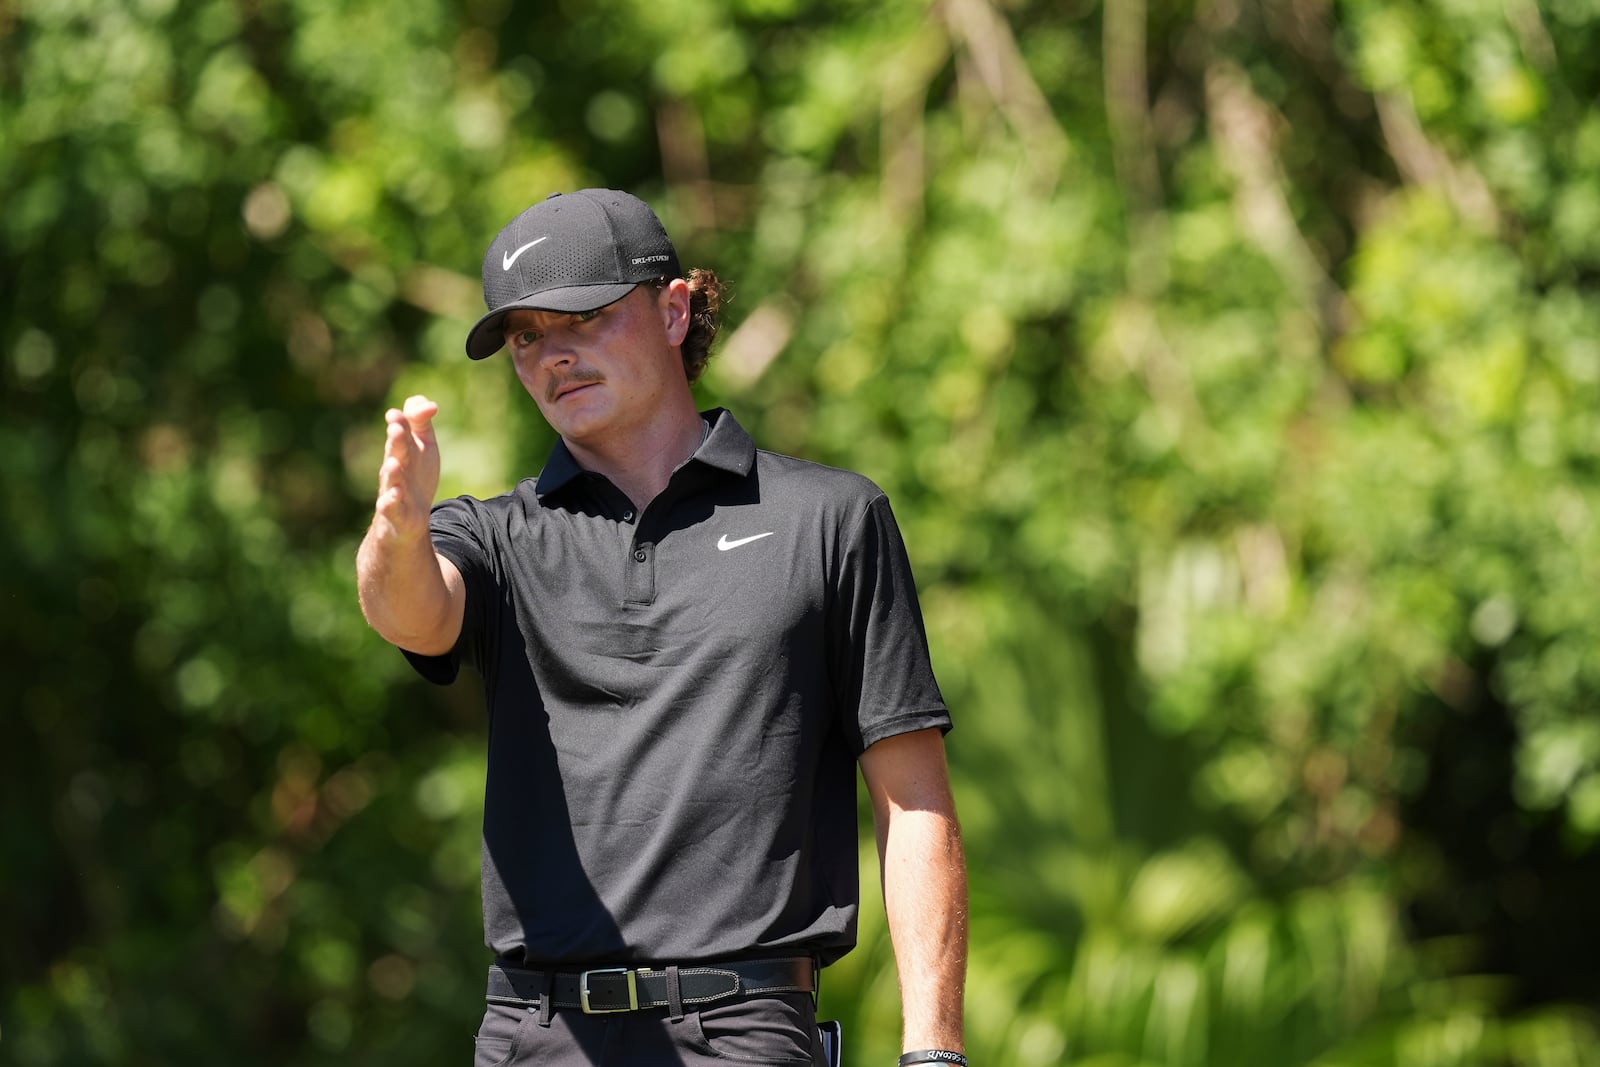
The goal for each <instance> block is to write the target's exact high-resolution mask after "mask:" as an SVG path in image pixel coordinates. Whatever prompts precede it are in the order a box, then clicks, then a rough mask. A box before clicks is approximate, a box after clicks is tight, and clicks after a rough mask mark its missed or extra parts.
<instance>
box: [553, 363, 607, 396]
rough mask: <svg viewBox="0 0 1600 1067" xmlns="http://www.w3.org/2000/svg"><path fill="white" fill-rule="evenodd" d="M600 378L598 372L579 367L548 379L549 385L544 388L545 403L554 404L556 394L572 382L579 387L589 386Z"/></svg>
mask: <svg viewBox="0 0 1600 1067" xmlns="http://www.w3.org/2000/svg"><path fill="white" fill-rule="evenodd" d="M601 377H602V376H601V374H600V372H599V371H597V370H590V369H588V368H586V367H579V368H577V369H575V370H570V371H568V372H567V373H565V374H563V375H561V376H560V377H559V378H554V377H553V378H551V379H550V384H549V385H547V386H545V388H544V398H545V400H546V402H549V403H554V402H555V399H556V394H557V393H559V392H560V391H561V390H562V389H564V388H566V387H567V386H569V385H571V384H573V383H574V382H576V383H577V384H579V385H589V384H591V383H593V382H598V381H600V380H601Z"/></svg>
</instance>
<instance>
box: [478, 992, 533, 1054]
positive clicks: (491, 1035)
mask: <svg viewBox="0 0 1600 1067" xmlns="http://www.w3.org/2000/svg"><path fill="white" fill-rule="evenodd" d="M533 1022H534V1014H533V1012H531V1011H528V1010H527V1009H525V1008H513V1007H511V1006H510V1005H509V1004H490V1005H489V1009H488V1010H487V1011H486V1012H484V1013H483V1022H482V1023H480V1024H479V1026H478V1033H477V1035H476V1036H474V1037H473V1039H472V1047H473V1053H472V1067H509V1065H510V1064H511V1063H512V1062H513V1061H514V1060H515V1059H516V1058H517V1051H518V1049H520V1048H521V1047H522V1045H523V1043H524V1039H525V1037H526V1034H527V1030H528V1027H529V1026H532V1025H533Z"/></svg>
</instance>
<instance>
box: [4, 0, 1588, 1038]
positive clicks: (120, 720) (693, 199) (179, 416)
mask: <svg viewBox="0 0 1600 1067" xmlns="http://www.w3.org/2000/svg"><path fill="white" fill-rule="evenodd" d="M1596 56H1600V4H1597V3H1595V2H1594V0H1552V2H1549V3H1545V4H1539V3H1536V2H1535V0H1501V2H1493V3H1490V2H1475V0H1386V2H1383V3H1378V2H1375V0H1343V2H1338V3H1334V2H1330V0H1281V2H1279V0H1272V2H1261V3H1246V2H1243V0H1204V2H1201V3H1198V4H1176V3H1169V4H1161V3H1150V2H1148V0H1118V2H1117V3H1116V4H1107V5H1097V4H1093V3H1088V2H1081V0H1065V2H1055V3H1044V2H1036V0H938V2H935V3H932V4H928V3H910V2H906V0H885V2H878V3H871V4H868V3H863V2H859V0H806V2H802V0H713V2H707V0H699V2H695V3H691V2H689V0H651V2H649V3H646V2H643V0H590V2H588V3H583V4H579V3H572V2H563V3H557V4H547V5H520V6H519V5H513V4H511V3H510V0H466V2H464V3H460V4H450V3H443V2H441V0H416V2H414V3H409V4H404V5H400V4H389V3H378V2H375V0H336V2H321V0H319V2H309V0H255V2H250V3H246V2H243V0H121V2H111V0H13V2H12V3H11V4H9V5H0V203H3V204H4V206H5V210H4V211H0V250H3V255H0V358H3V367H0V378H3V381H4V389H5V396H6V418H5V419H4V420H3V421H0V455H4V457H5V462H4V463H3V464H0V494H3V499H4V504H5V514H6V517H7V520H8V521H7V523H6V527H5V532H4V541H3V548H4V552H5V556H6V558H7V559H8V561H9V565H8V566H7V567H6V568H5V578H4V586H3V588H4V599H5V605H6V607H7V609H8V610H7V611H6V612H5V615H4V621H3V623H0V626H3V628H4V629H3V631H0V633H3V636H4V648H5V655H6V657H7V664H8V673H9V674H10V675H11V676H12V677H13V679H14V683H13V685H12V687H11V691H12V694H13V696H12V699H11V700H9V701H7V708H8V709H9V715H8V719H7V721H8V724H9V728H8V729H7V731H6V736H7V743H6V744H5V745H3V746H0V798H3V803H0V832H3V837H0V839H3V840H4V842H5V860H4V868H3V876H0V914H3V915H4V917H5V922H6V928H5V936H4V937H3V938H0V1059H3V1060H4V1061H5V1062H8V1063H16V1064H19V1065H30V1067H31V1065H48V1064H83V1063H104V1064H143V1063H162V1064H171V1063H191V1062H194V1063H198V1062H208V1061H211V1060H214V1059H216V1058H218V1057H219V1056H223V1057H226V1058H228V1059H229V1060H231V1061H233V1062H238V1063H247V1064H255V1063H259V1064H273V1065H276V1064H283V1063H297V1064H318V1063H334V1062H338V1063H379V1062H382V1063H436V1062H449V1061H450V1060H451V1059H456V1060H458V1061H459V1060H464V1059H465V1057H466V1056H468V1055H470V1052H469V1050H470V1045H469V1043H468V1041H469V1037H470V1034H471V1032H472V1028H473V1026H474V1024H475V1022H476V1019H477V1017H478V1014H479V1011H480V1010H481V1009H480V1006H479V998H480V996H481V979H482V968H483V965H484V963H485V959H484V954H483V951H482V949H481V948H480V947H479V927H478V910H477V909H478V899H477V894H476V892H475V885H474V881H475V878H476V871H477V853H478V825H477V820H478V818H479V816H480V814H481V783H482V760H481V752H482V736H481V734H482V722H481V711H480V700H479V698H478V696H477V694H476V693H475V692H474V691H473V687H472V686H471V685H460V686H457V687H455V688H454V689H452V690H448V691H442V692H434V691H431V690H428V689H427V688H426V687H425V686H423V685H422V683H420V682H419V681H417V680H415V679H413V678H412V677H411V676H410V674H409V671H408V670H407V669H406V668H405V667H404V665H403V663H402V662H401V661H400V659H399V657H398V656H397V655H395V654H394V653H393V652H392V651H391V650H389V649H387V648H386V646H384V645H383V644H382V642H381V641H379V640H378V639H377V638H376V637H375V636H374V635H372V634H371V633H370V632H368V631H367V629H366V628H365V626H364V624H363V623H362V621H361V618H360V615H359V613H358V611H357V610H356V607H355V599H354V590H353V574H352V556H353V551H354V546H355V543H356V541H357V539H358V538H359V536H360V534H361V532H362V530H363V528H364V524H365V521H366V516H367V513H368V509H369V508H370V494H371V491H372V486H373V483H374V480H375V471H376V467H377V456H378V454H379V451H380V449H381V440H382V434H381V412H382V410H383V408H384V407H385V406H386V405H387V404H388V403H390V402H392V401H393V400H395V399H397V398H399V397H401V396H403V395H405V394H406V393H407V392H411V391H416V390H426V391H428V392H429V393H430V394H431V395H433V396H435V397H436V398H438V399H439V400H440V401H441V404H442V412H441V415H440V419H439V423H440V436H441V439H442V442H443V454H444V457H445V474H444V477H445V486H444V491H445V492H447V493H455V492H463V491H471V492H475V493H479V494H490V493H494V492H498V491H500V490H502V489H504V488H505V487H506V486H508V485H509V484H510V483H511V482H512V481H513V480H514V479H515V478H517V477H520V476H522V475H525V474H528V473H531V472H532V471H533V470H534V469H535V468H536V466H537V464H538V463H539V462H540V460H541V458H542V456H543V454H544V452H545V450H546V448H547V447H548V445H549V440H550V438H549V431H548V430H547V429H546V428H545V427H544V426H543V425H542V423H540V422H539V420H538V418H537V415H536V414H535V412H534V410H533V407H532V405H531V404H530V403H527V402H525V401H524V400H523V398H522V397H521V394H520V393H519V391H518V390H517V388H516V385H515V382H514V379H513V378H512V377H511V376H510V374H509V372H508V371H507V370H506V367H505V365H504V364H503V363H502V362H491V363H489V364H485V365H481V366H478V365H469V364H468V362H467V361H466V360H465V359H464V357H463V355H462V353H461V350H460V344H461V338H462V336H463V334H464V330H465V328H466V325H467V324H468V323H469V322H470V321H471V319H472V318H473V317H474V316H475V314H476V308H477V306H478V292H477V281H476V277H475V271H476V268H477V264H478V261H479V257H480V256H481V254H482V249H483V247H484V244H485V242H486V241H487V239H488V238H489V237H490V236H491V235H492V234H493V233H494V232H495V230H496V229H497V228H498V227H499V226H500V225H501V224H502V223H503V222H504V221H505V219H507V218H509V217H510V216H511V215H513V214H515V213H516V212H517V211H519V210H521V209H522V208H523V207H524V206H526V204H528V203H530V202H532V201H533V200H535V199H537V198H539V197H541V196H543V195H544V193H546V192H548V191H550V190H552V189H567V188H573V187H577V186H580V185H590V184H602V185H610V186H615V187H622V188H628V189H631V190H634V191H636V192H638V193H640V194H641V195H643V196H645V197H647V198H648V199H650V200H652V201H653V202H654V203H656V204H657V205H658V207H659V209H660V211H661V213H662V214H663V216H664V217H665V220H666V222H667V224H668V228H669V230H670V231H671V232H672V233H673V234H674V235H675V237H676V239H677V242H678V245H679V248H680V251H681V252H682V253H683V254H684V258H685V260H686V262H689V263H694V264H701V265H708V266H713V267H715V268H716V269H717V270H718V271H719V272H720V273H722V274H723V275H724V276H725V277H727V278H729V279H731V280H732V281H733V282H734V285H735V294H736V299H735V300H734V302H733V303H732V304H731V306H730V309H729V311H730V314H729V334H728V336H727V337H726V339H725V341H724V342H723V344H722V349H721V354H720V355H719V356H718V357H717V358H716V359H715V360H714V361H713V364H712V367H711V370H710V371H709V372H708V378H707V382H706V384H705V386H704V387H703V392H704V398H705V402H706V404H707V405H710V404H713V403H725V404H728V405H730V406H732V407H734V408H735V409H736V410H737V411H738V413H739V415H740V417H741V419H743V420H745V421H746V423H747V424H749V425H752V426H753V427H754V429H755V430H756V431H757V436H758V438H759V439H760V440H761V441H762V442H763V443H764V444H765V445H767V446H768V447H772V448H776V449H779V450H783V451H789V452H793V453H797V454H800V455H804V456H808V457H811V458H814V459H818V460H821V461H824V462H830V463H836V464H841V465H846V466H850V467H853V468H855V469H858V470H861V471H863V472H864V473H866V474H868V475H870V476H871V477H873V478H874V479H876V480H877V481H879V482H880V483H881V484H882V485H884V486H885V487H886V488H887V489H888V490H889V492H890V494H891V496H892V498H893V500H894V501H895V506H896V510H897V513H898V514H899V515H900V517H901V520H902V524H903V525H904V526H905V528H906V532H907V538H908V542H909V544H910V547H911V551H912V555H913V561H914V563H915V565H916V567H917V570H918V576H919V580H920V583H921V585H922V587H923V591H924V596H925V608H926V611H927V616H928V624H929V630H930V635H931V637H932V640H933V642H934V645H935V655H936V665H937V667H938V669H939V672H940V676H941V680H942V681H943V683H944V686H945V689H946V692H947V696H948V697H949V699H950V701H951V703H952V706H953V707H954V708H955V711H956V715H957V721H958V730H957V732H956V733H955V734H954V735H953V737H952V739H951V752H952V758H953V760H954V763H955V773H956V775H957V779H958V782H957V786H958V795H959V800H960V803H961V806H962V810H963V815H964V820H965V824H966V831H967V834H968V840H969V850H970V858H971V861H972V868H973V874H972V893H973V916H972V941H973V948H972V964H971V981H970V983H969V985H970V992H969V1010H968V1026H969V1033H970V1049H971V1051H972V1053H973V1055H974V1059H975V1062H980V1063H990V1064H1009V1063H1046V1062H1060V1061H1068V1060H1070V1061H1071V1062H1075V1063H1079V1064H1085V1065H1088V1064H1097V1065H1105V1067H1110V1065H1130V1067H1131V1065H1135V1064H1174V1065H1191V1064H1192V1065H1199V1064H1255V1063H1273V1064H1313V1063H1314V1064H1319V1065H1335V1064H1339V1065H1342V1064H1352V1065H1353V1064H1395V1065H1416V1067H1429V1065H1435V1064H1437V1065H1445V1064H1501V1063H1514V1064H1519V1065H1530V1067H1532V1065H1556V1064H1578V1063H1591V1062H1596V1061H1597V1060H1600V1052H1597V1038H1600V1031H1597V1024H1596V1020H1595V1016H1594V1015H1593V1014H1592V1011H1590V1010H1588V1009H1585V1008H1583V1007H1581V1005H1584V1004H1588V1005H1592V1004H1594V1003H1595V1002H1596V1001H1597V999H1600V983H1597V982H1596V979H1595V978H1594V972H1593V968H1592V967H1591V966H1589V965H1588V963H1587V960H1588V959H1592V957H1593V954H1594V951H1595V950H1597V949H1600V934H1597V933H1596V931H1595V928H1594V925H1593V923H1592V921H1591V920H1590V919H1589V911H1590V910H1591V909H1590V907H1589V902H1590V901H1592V899H1593V898H1594V895H1595V893H1596V892H1597V891H1600V848H1597V846H1596V839H1597V836H1600V722H1597V720H1596V718H1595V716H1594V714H1593V704H1592V701H1593V699H1594V697H1595V694H1596V693H1597V692H1600V656H1597V655H1596V653H1595V649H1596V648H1597V642H1600V616H1597V613H1596V612H1595V611H1594V609H1593V601H1591V600H1590V599H1589V597H1590V596H1592V595H1593V593H1592V590H1593V589H1595V588H1597V587H1600V581H1597V579H1600V520H1597V513H1600V466H1597V457H1600V422H1597V421H1596V419H1595V417H1594V412H1595V411H1596V410H1597V407H1600V296H1597V295H1596V282H1597V280H1600V109H1597V107H1596V103H1595V101H1596V99H1597V97H1600V61H1597V60H1596V58H1595V57H1596ZM1585 605H1589V606H1587V607H1586V606H1585ZM867 862H871V861H870V858H867ZM869 869H870V868H869ZM870 886H871V882H870V879H869V880H868V891H867V895H868V897H869V902H868V907H867V911H866V915H865V916H864V920H863V931H862V944H861V947H860V949H859V950H858V951H857V952H856V953H855V954H853V955H852V956H850V957H848V958H847V959H846V960H845V961H843V962H842V963H841V964H840V965H838V967H837V968H835V969H833V970H832V971H830V972H829V974H828V976H827V979H826V981H825V992H824V1008H825V1009H826V1010H828V1011H829V1012H830V1013H832V1014H834V1015H838V1016H840V1017H842V1018H843V1019H844V1020H845V1022H846V1029H847V1032H848V1033H849V1034H850V1035H851V1039H850V1041H849V1042H848V1044H849V1046H850V1047H851V1049H852V1056H853V1062H856V1063H861V1064H865V1063H871V1062H887V1061H888V1057H890V1056H891V1055H893V1054H894V1053H895V1052H896V1051H897V1038H898V1035H897V1032H896V1030H897V1014H896V1013H897V1010H898V1006H897V1001H896V991H895V985H894V977H893V963H892V957H891V954H890V951H889V946H888V942H887V938H886V934H885V932H884V927H883V920H882V912H881V907H878V906H877V905H876V904H875V903H874V902H872V901H871V900H870V897H871V889H870ZM224 1050H225V1051H224Z"/></svg>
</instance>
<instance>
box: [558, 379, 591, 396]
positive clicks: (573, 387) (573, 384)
mask: <svg viewBox="0 0 1600 1067" xmlns="http://www.w3.org/2000/svg"><path fill="white" fill-rule="evenodd" d="M599 384H600V382H599V381H598V379H579V380H576V381H574V380H570V379H569V380H568V381H565V382H562V383H561V384H560V385H558V386H556V387H555V388H554V389H552V390H551V391H550V399H551V400H552V401H558V400H564V399H566V398H567V397H569V396H572V395H573V394H574V393H581V392H583V391H584V390H585V389H590V388H593V387H594V386H596V385H599Z"/></svg>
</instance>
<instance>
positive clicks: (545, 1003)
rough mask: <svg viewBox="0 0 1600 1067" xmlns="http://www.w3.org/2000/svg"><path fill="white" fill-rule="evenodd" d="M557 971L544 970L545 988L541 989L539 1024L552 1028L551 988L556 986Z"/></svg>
mask: <svg viewBox="0 0 1600 1067" xmlns="http://www.w3.org/2000/svg"><path fill="white" fill-rule="evenodd" d="M555 984H556V972H554V971H545V972H544V988H543V989H541V990H539V1025H540V1026H542V1027H544V1028H545V1029H546V1030H548V1029H550V990H551V989H553V988H554V987H555Z"/></svg>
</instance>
